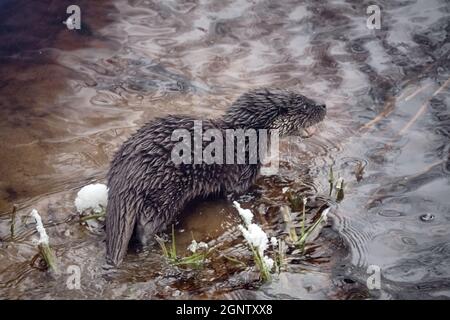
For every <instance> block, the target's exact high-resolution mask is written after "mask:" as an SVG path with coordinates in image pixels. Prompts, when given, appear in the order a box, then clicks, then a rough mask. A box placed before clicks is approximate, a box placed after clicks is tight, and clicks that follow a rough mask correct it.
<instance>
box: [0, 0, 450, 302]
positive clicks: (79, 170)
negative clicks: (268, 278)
mask: <svg viewBox="0 0 450 320" xmlns="http://www.w3.org/2000/svg"><path fill="white" fill-rule="evenodd" d="M70 4H71V1H39V4H38V3H34V2H29V1H17V0H16V1H4V0H3V1H0V40H1V41H0V43H1V45H0V96H1V99H0V104H1V107H0V114H1V117H0V137H1V139H0V148H1V150H2V154H1V161H0V176H1V180H0V212H1V215H0V239H1V242H0V297H2V298H10V299H15V298H20V299H25V298H33V299H42V298H64V299H78V298H175V299H177V298H283V299H284V298H298V299H316V298H319V299H362V298H375V299H377V298H382V299H391V298H393V299H396V298H420V299H430V298H449V297H450V268H449V266H450V242H449V239H450V199H449V197H448V195H449V194H450V185H449V182H450V179H449V170H450V161H449V155H450V139H449V135H450V113H449V108H448V105H449V99H450V96H449V89H448V88H449V78H450V72H449V67H450V55H449V52H450V42H449V30H450V19H449V16H450V12H449V11H450V6H449V4H448V1H445V0H432V1H419V0H417V1H404V2H399V1H398V2H393V1H380V2H379V4H380V6H381V10H382V11H381V15H382V28H381V30H369V29H368V28H367V27H366V18H367V15H366V8H367V6H368V5H370V4H373V3H372V2H368V1H346V2H344V1H321V2H318V1H283V2H279V1H243V0H235V1H186V2H184V1H183V2H181V1H180V2H178V1H164V2H154V1H137V0H136V1H131V0H129V1H125V0H111V1H107V0H104V1H95V2H94V1H78V4H79V6H80V7H81V11H82V30H81V31H69V30H67V29H66V27H65V26H64V25H63V24H62V23H61V22H62V21H63V20H64V19H65V18H66V17H67V15H66V14H65V9H66V7H67V6H68V5H70ZM260 86H270V87H281V88H290V89H294V90H298V91H300V92H302V93H303V94H305V95H307V96H310V97H312V98H315V99H317V100H323V101H325V102H326V104H327V106H328V116H327V119H326V121H325V122H324V124H323V125H322V127H321V131H320V132H319V133H318V134H317V135H316V136H314V137H312V138H310V139H308V140H305V141H302V140H301V139H300V138H295V137H293V138H289V139H286V140H284V141H283V142H282V144H281V150H282V162H281V167H280V172H279V173H278V175H277V176H271V177H262V178H261V179H260V180H259V181H258V183H257V185H256V186H255V187H254V188H252V189H251V190H249V192H248V193H247V194H246V195H245V196H244V197H242V199H241V202H242V203H244V205H245V206H246V207H249V208H252V209H253V211H254V212H258V214H257V217H256V219H257V221H258V223H260V224H261V225H262V226H263V228H264V229H265V230H266V231H268V233H269V234H271V235H277V236H283V235H284V234H285V228H284V222H283V220H282V218H281V216H280V214H279V212H278V210H279V207H280V206H281V205H285V204H288V200H287V196H286V194H283V193H282V189H283V188H284V187H290V189H291V190H292V191H293V192H295V193H297V194H299V195H307V196H309V197H310V199H312V201H311V203H310V206H309V207H308V223H311V221H313V220H314V219H316V218H317V213H318V210H319V207H320V206H321V205H323V204H324V203H328V204H331V206H332V210H331V214H330V216H331V219H330V220H331V221H330V222H329V223H328V225H327V226H326V227H324V228H323V229H322V230H321V232H320V234H319V235H318V237H317V238H316V239H315V240H314V241H313V242H311V243H309V244H308V245H307V248H306V253H305V254H301V253H297V252H293V253H291V254H289V255H288V264H287V267H286V270H285V271H284V272H282V273H281V274H280V275H279V276H276V277H274V279H273V281H272V282H270V283H267V284H264V285H261V284H260V283H259V282H258V281H257V280H258V275H257V274H256V273H255V272H253V270H254V269H252V268H251V267H248V268H244V267H242V266H239V265H236V264H233V263H231V262H230V261H228V260H226V259H225V258H224V257H223V254H227V255H231V256H235V257H239V258H240V259H242V260H243V261H245V262H247V263H248V264H249V265H250V266H251V264H252V263H251V258H250V256H249V254H248V251H247V250H246V249H245V245H244V244H243V240H242V238H241V237H240V235H239V231H238V230H237V229H236V226H237V224H238V223H239V219H238V217H237V214H236V212H235V211H234V209H233V208H232V207H231V203H230V201H228V200H226V199H222V200H209V201H205V202H201V203H197V204H195V205H193V206H191V207H190V208H188V209H187V210H186V212H185V213H184V214H183V216H182V217H180V219H179V221H178V222H177V225H176V229H177V240H178V241H177V243H178V250H179V251H180V252H183V251H184V250H185V248H186V246H187V245H188V244H189V242H190V240H191V232H192V234H193V235H194V237H195V238H196V240H197V241H207V242H209V244H210V245H211V246H216V248H217V250H216V253H215V254H214V255H213V256H212V257H211V262H209V263H208V264H207V265H206V266H205V267H204V268H203V269H200V270H197V269H188V268H175V267H171V266H169V265H167V263H166V262H165V261H164V259H162V258H161V252H160V250H159V249H158V248H157V247H154V248H150V249H149V250H147V251H145V252H142V253H130V254H129V255H128V256H127V258H126V261H125V263H124V265H123V266H122V268H120V269H119V270H106V269H104V268H103V265H104V252H105V249H104V233H103V231H102V230H97V231H95V230H94V231H90V230H88V229H87V228H86V226H82V225H80V224H79V222H78V219H77V217H76V210H75V207H74V205H73V200H74V198H75V195H76V192H77V190H78V189H79V188H80V187H81V186H83V185H86V184H88V183H90V182H93V181H100V182H104V176H105V173H106V170H107V168H108V163H109V160H110V159H111V157H112V155H113V153H114V151H115V150H116V148H117V147H118V146H119V145H120V144H121V143H122V142H123V141H124V140H125V139H126V138H127V137H128V136H129V135H130V133H132V132H133V131H134V130H136V129H137V128H138V127H139V126H140V125H141V124H143V123H144V122H146V121H147V120H149V119H152V118H154V117H155V116H159V115H164V114H168V113H177V114H178V113H184V114H191V115H196V116H198V117H217V116H220V115H221V114H222V113H223V111H224V110H226V108H227V107H228V106H229V105H230V104H231V103H232V101H233V100H234V99H235V98H236V97H237V96H238V95H239V94H240V93H242V92H244V91H246V90H248V89H250V88H255V87H260ZM330 166H333V169H334V172H335V173H336V175H337V174H339V175H340V176H341V177H343V178H344V180H345V197H344V199H343V200H342V201H340V202H336V201H335V197H334V193H333V196H332V197H329V196H328V190H329V189H328V188H329V186H328V172H329V168H330ZM361 167H363V168H364V169H363V170H362V171H361V170H358V168H361ZM13 204H17V205H18V208H19V210H18V214H17V218H16V223H15V226H16V228H15V229H16V235H15V237H14V239H11V235H10V224H11V217H10V212H11V208H12V205H13ZM32 208H36V209H38V210H39V212H40V213H41V215H42V216H43V219H44V222H45V224H46V227H47V230H48V233H49V236H50V239H51V244H52V246H53V248H54V249H55V250H56V255H57V258H58V264H59V266H60V269H61V274H59V275H56V276H55V275H52V274H49V273H46V272H43V271H41V270H39V268H37V264H36V263H35V264H34V265H31V264H30V263H31V261H32V259H33V257H34V256H35V255H36V253H37V249H36V247H35V245H34V244H33V243H32V239H33V237H36V233H35V231H34V224H33V223H31V221H25V217H26V216H27V215H28V214H29V212H30V211H31V209H32ZM425 214H430V215H431V217H432V219H423V218H421V217H422V215H425ZM72 265H75V266H78V267H80V268H81V289H78V290H70V289H69V287H68V286H67V279H68V276H69V275H68V274H65V272H66V271H68V268H69V267H70V266H72ZM370 265H375V266H378V267H379V268H380V270H381V283H380V284H381V288H380V289H379V290H378V289H374V290H371V289H369V288H368V287H367V285H366V281H367V278H368V277H369V276H370V273H368V272H367V270H368V267H369V266H370ZM69 270H70V269H69Z"/></svg>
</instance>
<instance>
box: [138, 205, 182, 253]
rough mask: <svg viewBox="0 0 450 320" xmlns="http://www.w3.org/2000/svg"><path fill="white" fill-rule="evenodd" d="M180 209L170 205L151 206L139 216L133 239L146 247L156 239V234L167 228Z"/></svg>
mask: <svg viewBox="0 0 450 320" xmlns="http://www.w3.org/2000/svg"><path fill="white" fill-rule="evenodd" d="M178 212H179V210H177V208H174V207H170V206H149V207H147V208H146V210H145V212H143V213H142V214H140V215H139V216H138V218H137V221H136V225H135V229H134V235H133V240H134V241H135V243H137V244H138V245H140V246H142V247H145V246H147V245H149V244H150V243H151V242H152V241H153V240H154V239H155V235H156V234H157V233H158V232H160V231H163V230H164V229H166V228H167V226H168V224H169V223H170V222H172V221H173V219H174V218H175V216H177V213H178Z"/></svg>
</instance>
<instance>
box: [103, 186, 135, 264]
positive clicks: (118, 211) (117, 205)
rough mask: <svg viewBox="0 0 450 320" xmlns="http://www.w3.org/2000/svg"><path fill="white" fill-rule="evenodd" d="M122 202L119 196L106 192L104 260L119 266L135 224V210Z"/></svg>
mask: <svg viewBox="0 0 450 320" xmlns="http://www.w3.org/2000/svg"><path fill="white" fill-rule="evenodd" d="M122 204H123V202H122V201H121V199H120V198H119V195H117V194H113V193H112V192H108V204H107V207H106V260H107V261H108V263H110V264H113V265H115V266H119V265H120V264H121V263H122V260H123V258H124V256H125V254H126V253H127V249H128V243H129V242H130V238H131V236H132V234H133V230H134V225H135V223H136V210H133V208H132V207H131V208H130V206H127V205H125V204H124V205H122Z"/></svg>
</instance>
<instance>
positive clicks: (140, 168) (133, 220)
mask: <svg viewBox="0 0 450 320" xmlns="http://www.w3.org/2000/svg"><path fill="white" fill-rule="evenodd" d="M325 113H326V110H325V106H324V105H318V104H316V103H315V102H314V101H312V100H310V99H308V98H306V97H304V96H302V95H300V94H297V93H294V92H290V91H285V90H267V89H260V90H253V91H250V92H248V93H246V94H243V95H242V96H241V97H240V98H238V99H237V100H236V101H235V103H234V104H233V105H232V106H231V107H230V109H229V110H228V112H227V113H226V114H225V115H224V116H223V117H222V118H219V119H216V120H202V126H203V131H205V130H207V129H210V128H214V129H219V130H221V131H222V132H223V131H224V130H225V129H227V128H232V129H275V128H277V129H279V131H280V136H285V135H290V134H295V133H298V132H299V130H301V129H304V128H307V127H309V126H311V125H314V124H316V123H317V122H320V121H321V120H322V119H323V118H324V116H325ZM193 120H194V119H192V118H190V117H189V116H167V117H165V118H157V119H154V120H152V121H150V122H148V123H147V124H145V125H144V126H143V127H142V128H140V129H139V130H138V131H137V132H136V133H135V134H134V135H132V136H131V137H130V138H129V139H128V140H127V141H126V142H125V143H124V144H123V145H122V146H121V148H120V149H119V150H118V151H117V153H116V155H115V157H114V159H113V161H112V164H111V168H110V170H109V173H108V188H109V191H108V205H107V216H106V248H107V251H106V254H107V260H108V262H109V263H112V264H114V265H119V264H120V263H121V262H122V260H123V257H124V256H125V254H126V251H127V248H128V243H129V241H130V239H131V237H132V236H133V234H134V237H135V238H136V239H138V241H139V242H140V243H142V244H143V245H145V244H147V243H148V242H149V241H150V240H152V239H153V236H154V235H155V233H157V232H159V231H161V230H162V229H164V228H165V227H166V226H167V225H168V224H169V223H170V222H171V221H173V219H174V217H176V216H177V215H178V214H179V213H180V212H181V211H182V210H183V208H184V207H185V205H186V204H187V203H188V202H189V201H191V200H193V199H195V198H201V197H207V196H209V195H212V194H226V193H231V192H232V193H242V192H245V191H246V190H247V189H248V188H249V187H250V186H251V185H252V184H253V183H254V182H255V180H256V178H257V175H258V172H259V169H260V163H259V162H258V164H206V163H202V164H197V165H194V164H180V165H176V164H175V163H174V162H173V161H172V160H171V152H172V149H173V147H174V146H175V144H176V143H177V141H171V136H172V132H173V131H174V130H175V129H182V128H185V129H187V130H189V131H193V124H194V123H193ZM203 145H204V146H205V145H207V143H206V142H203Z"/></svg>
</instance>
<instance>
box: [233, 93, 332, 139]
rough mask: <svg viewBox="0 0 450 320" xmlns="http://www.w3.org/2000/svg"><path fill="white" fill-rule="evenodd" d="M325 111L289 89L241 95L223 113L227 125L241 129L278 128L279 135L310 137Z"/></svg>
mask: <svg viewBox="0 0 450 320" xmlns="http://www.w3.org/2000/svg"><path fill="white" fill-rule="evenodd" d="M325 114H326V107H325V104H323V103H317V102H315V101H313V100H311V99H309V98H307V97H305V96H303V95H301V94H298V93H296V92H292V91H288V90H279V89H273V90H272V89H257V90H252V91H249V92H247V93H245V94H243V95H242V96H240V97H239V98H238V99H237V100H236V101H235V102H234V103H233V105H232V106H231V107H230V109H229V110H228V111H227V113H226V114H225V116H224V120H225V122H226V123H227V124H228V125H229V126H233V127H235V128H244V129H279V134H280V136H288V135H300V136H302V137H309V136H311V135H312V133H313V131H314V125H315V124H317V123H319V122H321V121H322V120H323V119H324V117H325Z"/></svg>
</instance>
